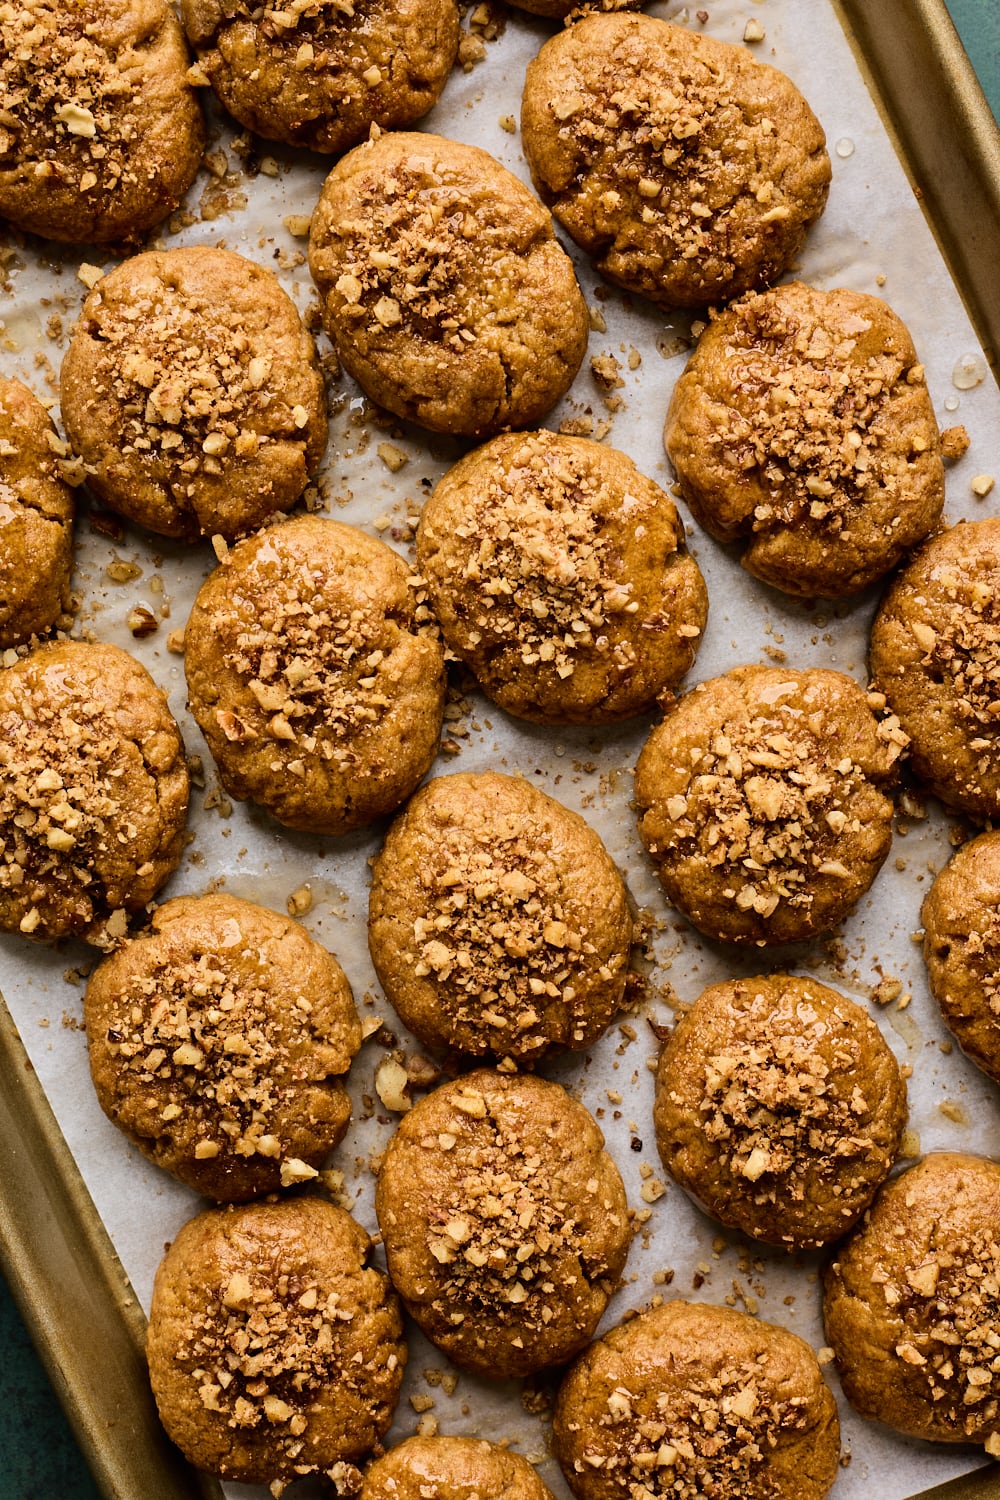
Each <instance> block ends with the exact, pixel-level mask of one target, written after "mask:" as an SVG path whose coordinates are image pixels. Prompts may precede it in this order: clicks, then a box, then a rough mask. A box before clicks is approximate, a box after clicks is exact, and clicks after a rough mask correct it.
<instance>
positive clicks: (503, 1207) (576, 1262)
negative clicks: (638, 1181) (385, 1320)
mask: <svg viewBox="0 0 1000 1500" xmlns="http://www.w3.org/2000/svg"><path fill="white" fill-rule="evenodd" d="M375 1211H376V1213H377V1214H378V1222H379V1228H380V1230H381V1231H382V1239H383V1242H384V1244H385V1253H386V1260H387V1262H388V1266H389V1275H390V1276H391V1277H392V1281H393V1284H394V1286H395V1287H396V1290H397V1291H398V1292H399V1295H400V1296H401V1297H402V1299H403V1303H404V1305H405V1307H406V1310H407V1312H409V1313H410V1315H411V1316H412V1317H413V1318H414V1320H415V1321H416V1322H417V1324H418V1325H419V1326H420V1328H421V1330H422V1331H423V1333H425V1334H426V1336H427V1337H428V1338H429V1339H430V1341H431V1342H432V1343H433V1344H436V1345H437V1346H438V1348H439V1349H441V1350H443V1351H444V1353H445V1354H447V1355H448V1356H449V1357H450V1358H451V1359H453V1360H454V1362H455V1364H457V1365H459V1366H461V1367H462V1368H463V1369H467V1370H473V1371H475V1373H476V1374H479V1375H486V1376H490V1377H492V1378H501V1377H505V1376H519V1375H528V1374H530V1373H531V1372H532V1371H534V1370H541V1369H545V1368H546V1367H547V1366H549V1365H557V1364H561V1363H562V1361H563V1360H566V1359H569V1358H570V1356H571V1355H573V1354H575V1353H576V1352H577V1351H578V1350H579V1349H582V1348H583V1346H584V1344H586V1342H587V1340H588V1339H589V1338H590V1336H591V1334H592V1333H593V1331H594V1329H595V1328H596V1327H597V1324H598V1321H599V1320H600V1318H601V1315H602V1314H603V1312H604V1309H605V1308H606V1307H607V1304H608V1299H609V1298H610V1297H611V1295H612V1293H613V1292H614V1291H615V1289H616V1287H617V1285H618V1278H619V1276H620V1275H621V1271H622V1267H623V1266H624V1264H625V1257H626V1256H627V1254H628V1247H629V1240H630V1238H631V1233H632V1231H631V1227H630V1224H629V1218H628V1204H627V1202H626V1200H625V1189H624V1188H623V1186H622V1180H621V1177H620V1176H619V1174H618V1169H617V1167H616V1166H615V1164H614V1162H613V1161H612V1160H611V1157H610V1156H609V1155H608V1153H607V1152H606V1151H605V1150H604V1137H603V1136H602V1134H601V1132H600V1130H599V1129H598V1126H597V1123H596V1121H595V1120H594V1118H593V1116H592V1115H590V1114H589V1113H588V1112H587V1110H586V1109H584V1107H583V1105H582V1104H577V1103H576V1101H575V1100H574V1099H571V1098H570V1096H569V1094H567V1093H566V1091H565V1089H563V1088H561V1087H560V1086H559V1084H557V1083H548V1082H546V1081H545V1080H544V1079H541V1078H535V1077H532V1076H531V1075H530V1074H518V1073H500V1072H492V1071H491V1070H489V1069H487V1068H481V1069H479V1070H478V1071H477V1072H475V1073H467V1074H466V1075H465V1077H464V1078H460V1079H457V1080H456V1081H455V1082H454V1083H446V1084H443V1085H442V1086H441V1087H440V1088H437V1089H435V1090H434V1092H433V1093H431V1094H427V1095H426V1096H425V1097H424V1098H423V1099H421V1100H420V1102H419V1104H417V1105H415V1106H414V1108H413V1109H411V1110H410V1112H409V1113H408V1114H406V1115H404V1116H403V1119H402V1121H401V1123H400V1125H399V1128H398V1129H397V1131H396V1133H395V1135H394V1136H393V1137H392V1139H391V1140H390V1141H389V1144H388V1146H387V1147H386V1150H385V1154H384V1156H383V1158H382V1167H381V1170H380V1171H379V1176H378V1186H377V1189H376V1195H375Z"/></svg>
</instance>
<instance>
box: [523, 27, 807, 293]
mask: <svg viewBox="0 0 1000 1500" xmlns="http://www.w3.org/2000/svg"><path fill="white" fill-rule="evenodd" d="M521 135H522V140H523V144H524V152H525V155H526V157H527V159H528V164H529V166H530V168H531V175H532V179H533V181H534V183H535V186H536V187H537V189H538V191H539V193H540V194H541V196H542V198H543V199H544V201H545V202H546V203H548V204H549V205H550V207H551V208H552V211H553V213H554V214H555V216H556V218H557V219H558V220H559V222H560V223H561V224H562V225H563V226H564V228H565V229H567V230H568V232H569V233H570V234H571V235H572V236H573V238H574V240H576V242H577V243H578V244H579V245H581V246H582V248H583V249H584V250H586V251H587V253H588V254H589V255H591V256H593V258H594V261H595V264H596V266H597V269H598V270H599V271H600V272H601V274H602V275H604V276H606V277H607V278H608V280H609V281H613V282H615V283H617V284H618V285H619V286H623V287H625V288H626V289H627V290H629V291H633V292H641V293H642V294H643V295H644V296H646V297H650V298H651V299H652V300H653V301H654V302H658V303H661V304H663V305H664V306H668V307H670V306H680V307H690V306H695V307H697V306H703V305H705V304H707V303H717V302H724V301H728V300H730V299H732V298H733V297H736V296H739V295H740V293H742V292H745V291H748V290H750V289H751V288H752V287H761V286H768V285H770V284H771V283H772V282H773V281H776V280H777V279H778V277H779V276H780V275H781V273H782V271H784V270H785V269H786V268H787V266H788V265H789V264H790V262H791V261H792V260H793V259H794V257H795V255H796V254H797V253H798V251H799V248H800V247H801V245H802V242H803V240H804V238H805V234H806V230H807V229H808V228H809V226H810V225H811V224H812V223H813V221H814V220H815V219H817V218H818V217H819V215H820V214H821V213H822V211H823V208H824V206H825V204H826V197H827V192H828V190H829V184H830V160H829V157H828V156H827V154H826V149H825V142H826V138H825V136H824V134H823V130H822V127H821V126H820V124H819V121H818V120H817V119H816V116H815V115H814V114H813V112H812V110H811V109H810V108H809V106H808V104H807V103H806V101H805V100H804V99H803V97H802V95H801V94H800V93H799V91H798V89H797V88H796V87H795V85H794V84H793V83H792V82H791V81H790V79H788V78H786V77H785V75H784V74H783V73H779V72H778V71H777V69H775V68H771V67H768V66H767V65H766V64H764V63H758V62H757V61H756V60H755V59H754V58H752V57H751V56H750V54H749V52H747V51H746V50H745V49H744V48H742V47H734V46H731V45H730V44H729V43H728V42H720V41H716V40H715V39H714V38H713V37H709V36H703V35H701V34H699V33H695V32H691V31H688V30H686V29H685V28H684V27H683V26H673V25H670V24H669V23H668V22H666V21H659V20H655V19H654V18H653V17H652V16H644V15H629V14H623V13H619V14H611V15H601V14H591V15H585V16H584V17H583V18H582V19H581V20H579V21H577V22H575V23H574V24H573V25H572V26H570V27H568V28H567V29H566V30H564V31H561V32H559V33H557V35H556V36H554V37H552V38H551V39H550V40H549V41H548V42H546V43H545V45H544V46H543V47H542V49H541V51H540V52H539V54H538V56H537V57H536V58H535V60H534V61H533V62H532V63H531V64H529V67H528V72H527V78H526V81H525V87H524V99H523V103H522V109H521Z"/></svg>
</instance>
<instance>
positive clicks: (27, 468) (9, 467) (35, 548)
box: [0, 380, 74, 648]
mask: <svg viewBox="0 0 1000 1500" xmlns="http://www.w3.org/2000/svg"><path fill="white" fill-rule="evenodd" d="M61 451H65V445H64V444H63V442H62V439H61V438H59V437H58V435H57V433H56V430H55V428H54V427H53V425H52V423H51V421H50V420H49V415H48V412H47V411H46V410H45V407H44V406H43V405H42V403H41V402H40V401H39V399H38V397H37V396H35V395H34V394H33V393H32V392H31V391H30V390H29V389H28V387H27V386H26V385H22V384H21V382H20V381H19V380H0V648H4V647H8V646H19V645H21V644H23V643H24V642H25V641H28V640H30V639H31V637H32V636H34V635H44V634H45V632H46V631H47V630H50V629H51V628H52V626H53V625H55V623H56V622H57V621H58V620H60V619H61V618H62V616H63V615H64V614H65V613H66V612H67V611H68V610H69V608H70V604H71V600H70V589H69V582H70V575H71V573H72V570H73V511H74V503H73V491H72V490H71V489H70V487H69V485H68V484H67V483H66V481H65V480H64V479H63V477H62V472H61V470H60V467H59V454H60V452H61Z"/></svg>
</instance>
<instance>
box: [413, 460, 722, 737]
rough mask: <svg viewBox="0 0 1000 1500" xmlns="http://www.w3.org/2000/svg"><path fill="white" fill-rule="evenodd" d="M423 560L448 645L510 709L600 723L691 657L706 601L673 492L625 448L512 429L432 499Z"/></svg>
mask: <svg viewBox="0 0 1000 1500" xmlns="http://www.w3.org/2000/svg"><path fill="white" fill-rule="evenodd" d="M417 565H418V567H419V569H420V572H421V575H422V576H423V577H425V578H426V580H427V587H428V590H429V593H430V596H431V600H432V603H433V605H434V610H435V613H436V614H437V616H438V618H439V620H440V621H441V629H442V632H443V634H444V638H445V641H446V642H447V644H448V645H449V646H450V647H451V649H452V650H453V651H454V652H455V654H456V655H457V656H459V657H460V658H461V659H462V660H463V661H464V662H465V663H466V664H467V665H468V666H469V667H470V668H471V669H472V671H473V672H474V673H475V675H476V677H477V678H478V680H479V682H480V685H481V686H482V687H483V690H484V691H485V692H486V693H488V694H489V696H490V697H491V698H492V699H493V700H494V701H495V702H496V703H499V705H500V707H501V708H504V709H506V710H507V712H508V713H512V714H516V715H517V716H518V717H519V718H525V719H531V720H534V721H535V722H536V723H543V724H606V723H613V722H615V721H616V720H619V719H626V718H629V717H631V716H632V715H633V714H638V713H642V712H644V711H645V710H646V709H648V708H649V707H651V705H652V704H653V702H654V701H655V699H656V698H657V696H658V695H659V694H660V693H661V692H663V691H664V690H666V689H670V688H673V687H675V686H676V685H677V683H678V682H679V681H680V679H681V677H683V675H684V673H685V672H686V671H687V670H688V668H689V667H690V666H691V664H692V662H693V661H694V657H695V652H696V650H697V647H698V645H699V644H700V641H701V635H702V632H703V630H704V626H705V621H706V618H707V613H708V595H707V592H706V589H705V584H704V580H703V579H702V576H701V572H700V570H699V568H698V564H697V563H696V562H695V561H694V558H693V557H691V556H690V554H689V553H688V550H687V546H686V544H685V540H684V528H683V526H682V524H681V521H680V518H679V516H678V514H677V510H676V507H675V506H674V503H673V501H672V500H671V499H670V497H669V495H667V494H666V492H665V491H664V490H662V489H661V488H660V486H659V485H658V484H656V483H654V481H653V480H651V479H647V478H646V476H645V475H644V474H640V472H639V470H638V469H637V468H636V466H635V464H634V463H633V462H632V460H631V459H630V458H628V457H627V456H626V455H625V454H624V453H619V452H618V451H617V450H615V449H614V448H606V447H604V446H603V445H602V444H600V443H594V442H590V441H588V440H587V439H585V438H575V437H563V436H561V435H559V434H556V433H552V432H528V433H524V434H512V433H508V434H505V435H503V436H501V437H497V438H494V439H493V441H492V442H490V443H487V444H485V446H484V447H482V448H478V449H477V450H476V451H475V452H474V453H470V454H469V455H468V456H467V457H465V458H463V459H461V460H460V461H459V462H458V463H457V464H455V466H454V467H453V468H452V469H450V470H449V472H448V473H447V474H446V475H445V476H444V478H443V479H442V480H441V481H440V482H439V484H438V485H437V487H436V489H435V490H434V492H433V494H432V495H431V496H430V498H429V500H428V501H427V503H426V505H425V506H424V509H423V513H422V515H421V518H420V525H419V528H418V530H417Z"/></svg>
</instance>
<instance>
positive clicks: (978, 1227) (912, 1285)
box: [823, 1151, 1000, 1457]
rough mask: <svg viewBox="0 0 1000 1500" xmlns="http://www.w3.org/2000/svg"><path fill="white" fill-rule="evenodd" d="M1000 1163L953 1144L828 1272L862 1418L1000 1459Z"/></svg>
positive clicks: (833, 1320)
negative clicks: (979, 1447) (974, 1447)
mask: <svg viewBox="0 0 1000 1500" xmlns="http://www.w3.org/2000/svg"><path fill="white" fill-rule="evenodd" d="M998 1224H1000V1165H998V1164H997V1163H996V1162H994V1161H988V1160H987V1159H986V1158H985V1157H980V1156H966V1155H964V1154H962V1153H960V1152H949V1151H942V1152H938V1153H934V1154H932V1155H930V1156H926V1157H924V1159H923V1161H922V1162H920V1163H919V1165H917V1166H915V1167H911V1168H910V1170H909V1171H907V1172H904V1173H903V1174H902V1175H901V1176H899V1177H896V1178H894V1179H893V1181H892V1182H890V1183H889V1184H888V1185H887V1186H886V1187H884V1188H883V1189H882V1192H881V1193H880V1194H879V1196H878V1198H876V1200H875V1204H874V1206H873V1208H872V1210H871V1212H870V1214H869V1216H868V1218H867V1219H866V1220H865V1222H864V1224H863V1225H862V1226H861V1228H860V1229H859V1230H858V1231H857V1233H856V1234H855V1235H854V1236H853V1237H852V1238H851V1239H850V1240H848V1242H847V1244H846V1245H844V1246H842V1247H841V1249H840V1250H839V1251H838V1253H837V1258H836V1260H835V1261H833V1263H832V1264H831V1265H830V1266H829V1267H828V1269H827V1272H826V1275H825V1278H824V1304H823V1308H824V1316H825V1319H826V1333H827V1338H828V1340H829V1342H830V1344H831V1346H832V1348H833V1351H834V1354H835V1355H836V1359H837V1367H838V1369H839V1371H840V1382H841V1385H842V1386H843V1388H844V1394H845V1395H846V1397H847V1399H848V1400H849V1401H850V1403H851V1405H852V1406H854V1407H855V1408H856V1409H857V1410H858V1411H859V1412H860V1413H861V1415H862V1416H864V1417H871V1418H872V1419H874V1420H875V1421H878V1422H885V1423H887V1424H888V1426H890V1427H894V1428H896V1430H897V1431H898V1432H905V1433H907V1434H909V1435H910V1436H911V1437H918V1438H929V1439H930V1440H931V1441H932V1442H939V1443H985V1444H986V1449H987V1452H989V1453H991V1454H993V1456H994V1457H997V1456H1000V1360H998V1358H997V1313H996V1309H997V1296H998V1293H1000V1229H998Z"/></svg>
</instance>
